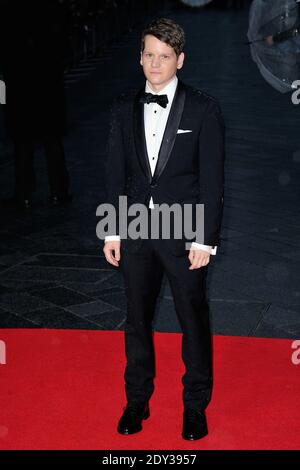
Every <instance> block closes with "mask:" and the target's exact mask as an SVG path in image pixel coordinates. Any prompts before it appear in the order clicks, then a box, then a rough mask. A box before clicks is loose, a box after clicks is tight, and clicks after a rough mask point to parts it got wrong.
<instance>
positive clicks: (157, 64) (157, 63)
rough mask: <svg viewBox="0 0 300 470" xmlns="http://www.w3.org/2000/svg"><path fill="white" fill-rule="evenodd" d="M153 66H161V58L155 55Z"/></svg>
mask: <svg viewBox="0 0 300 470" xmlns="http://www.w3.org/2000/svg"><path fill="white" fill-rule="evenodd" d="M151 65H152V67H159V66H160V59H159V57H154V58H153V59H152V63H151Z"/></svg>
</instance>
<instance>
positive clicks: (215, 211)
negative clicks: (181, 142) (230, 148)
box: [195, 99, 225, 247]
mask: <svg viewBox="0 0 300 470" xmlns="http://www.w3.org/2000/svg"><path fill="white" fill-rule="evenodd" d="M198 158H199V200H198V203H199V204H204V239H202V240H197V239H196V240H195V241H196V242H198V243H202V244H204V245H210V246H213V247H214V246H216V245H218V244H219V236H220V228H221V219H222V213H223V196H224V160H225V125H224V120H223V116H222V112H221V109H220V106H219V104H218V103H217V101H216V100H213V99H211V100H210V102H209V103H208V106H207V109H206V113H205V116H204V119H203V123H202V127H201V131H200V135H199V154H198Z"/></svg>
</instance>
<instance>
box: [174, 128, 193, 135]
mask: <svg viewBox="0 0 300 470" xmlns="http://www.w3.org/2000/svg"><path fill="white" fill-rule="evenodd" d="M186 132H193V131H192V130H191V129H178V131H177V134H185V133H186Z"/></svg>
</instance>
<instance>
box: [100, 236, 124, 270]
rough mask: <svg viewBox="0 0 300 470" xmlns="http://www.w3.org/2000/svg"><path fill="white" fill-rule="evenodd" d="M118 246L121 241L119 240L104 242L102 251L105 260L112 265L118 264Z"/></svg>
mask: <svg viewBox="0 0 300 470" xmlns="http://www.w3.org/2000/svg"><path fill="white" fill-rule="evenodd" d="M120 247H121V242H119V241H111V242H105V243H104V248H103V252H104V255H105V258H106V261H108V262H109V263H110V264H112V265H113V266H119V261H120V259H121V254H120Z"/></svg>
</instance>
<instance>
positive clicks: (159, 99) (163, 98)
mask: <svg viewBox="0 0 300 470" xmlns="http://www.w3.org/2000/svg"><path fill="white" fill-rule="evenodd" d="M168 102H169V100H168V96H167V95H153V94H152V93H146V92H144V93H143V94H142V95H141V99H140V103H147V104H149V103H157V104H159V105H160V106H162V107H163V108H166V107H167V104H168Z"/></svg>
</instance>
